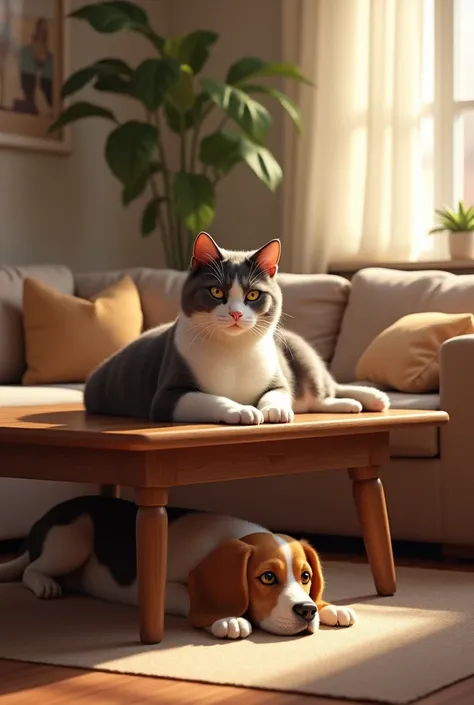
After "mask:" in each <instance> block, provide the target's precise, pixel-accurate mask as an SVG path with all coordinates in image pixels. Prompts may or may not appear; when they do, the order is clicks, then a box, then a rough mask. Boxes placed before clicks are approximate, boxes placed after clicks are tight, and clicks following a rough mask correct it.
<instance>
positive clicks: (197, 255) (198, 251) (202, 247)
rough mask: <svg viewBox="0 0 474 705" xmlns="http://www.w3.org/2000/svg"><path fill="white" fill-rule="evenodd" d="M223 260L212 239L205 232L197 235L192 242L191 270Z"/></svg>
mask: <svg viewBox="0 0 474 705" xmlns="http://www.w3.org/2000/svg"><path fill="white" fill-rule="evenodd" d="M223 258H224V256H223V254H222V252H221V251H220V249H219V248H218V247H217V245H216V243H215V242H214V240H213V239H212V237H211V236H210V235H208V234H207V233H205V232H202V233H199V235H198V236H197V237H196V239H195V240H194V249H193V257H192V260H191V269H193V270H195V269H197V268H198V267H200V266H202V265H206V264H209V263H210V262H216V261H217V262H220V260H222V259H223Z"/></svg>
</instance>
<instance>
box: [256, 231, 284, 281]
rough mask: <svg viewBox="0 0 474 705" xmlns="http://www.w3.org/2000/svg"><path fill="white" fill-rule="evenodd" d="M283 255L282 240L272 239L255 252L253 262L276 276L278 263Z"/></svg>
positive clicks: (270, 275) (272, 275)
mask: <svg viewBox="0 0 474 705" xmlns="http://www.w3.org/2000/svg"><path fill="white" fill-rule="evenodd" d="M280 255H281V243H280V240H270V242H267V244H266V245H264V246H263V247H261V248H260V249H259V250H257V251H256V252H254V253H253V255H252V256H251V257H250V260H251V261H252V262H256V263H257V264H258V267H259V269H260V270H261V271H262V272H264V274H267V275H268V276H269V277H274V276H275V274H276V273H277V272H278V263H279V261H280Z"/></svg>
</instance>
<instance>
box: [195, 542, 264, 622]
mask: <svg viewBox="0 0 474 705" xmlns="http://www.w3.org/2000/svg"><path fill="white" fill-rule="evenodd" d="M252 551H253V548H252V546H250V545H249V544H247V543H245V542H244V541H240V540H238V539H232V540H230V541H226V542H225V543H223V544H222V545H221V546H218V548H216V549H215V550H214V551H212V553H210V554H209V555H208V556H206V558H204V559H203V560H202V561H201V563H199V565H197V566H196V568H194V569H193V570H192V571H191V572H190V573H189V578H188V590H189V599H190V610H189V620H190V622H191V624H192V625H193V626H194V627H209V626H210V625H211V624H213V623H214V622H215V621H216V620H217V619H223V618H224V617H241V616H242V615H243V614H245V612H246V611H247V609H248V605H249V588H248V581H247V565H248V562H249V558H250V555H251V553H252Z"/></svg>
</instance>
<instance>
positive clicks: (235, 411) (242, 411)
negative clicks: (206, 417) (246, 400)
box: [219, 404, 263, 426]
mask: <svg viewBox="0 0 474 705" xmlns="http://www.w3.org/2000/svg"><path fill="white" fill-rule="evenodd" d="M219 421H220V422H221V423H227V424H235V425H242V426H253V425H256V424H261V423H263V414H262V412H261V411H260V410H259V409H257V408H256V407H255V406H244V405H243V404H232V405H230V404H229V406H225V407H223V408H222V410H221V413H220V414H219Z"/></svg>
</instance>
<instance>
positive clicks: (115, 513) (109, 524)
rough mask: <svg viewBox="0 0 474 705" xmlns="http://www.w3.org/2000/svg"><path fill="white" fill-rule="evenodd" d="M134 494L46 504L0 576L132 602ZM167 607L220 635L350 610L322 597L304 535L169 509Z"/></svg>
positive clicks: (340, 619) (351, 618) (42, 592)
mask: <svg viewBox="0 0 474 705" xmlns="http://www.w3.org/2000/svg"><path fill="white" fill-rule="evenodd" d="M136 516H137V507H136V505H135V504H134V503H133V502H129V501H127V500H123V499H114V498H111V497H102V496H97V495H92V496H83V497H76V498H74V499H70V500H68V501H66V502H62V503H61V504H58V505H56V506H55V507H53V508H52V509H50V510H49V511H48V512H47V513H46V514H45V515H44V516H43V517H41V519H39V520H38V521H37V522H36V523H35V524H34V525H33V527H32V528H31V530H30V532H29V534H28V536H27V538H26V540H25V543H24V545H23V547H22V549H21V551H20V555H19V556H18V557H17V558H16V559H14V560H12V561H10V562H9V563H4V564H1V565H0V582H7V581H13V580H19V579H20V578H21V579H22V580H23V584H24V585H25V586H26V587H28V588H29V589H30V590H32V591H33V592H34V594H35V595H36V596H37V597H39V598H43V599H50V598H56V597H60V595H61V594H62V592H63V591H80V592H82V593H85V594H88V595H91V596H93V597H96V598H100V599H104V600H109V601H113V602H121V603H126V604H133V605H136V604H137V602H138V595H137V580H136V578H137V569H136V548H135V534H136V530H135V525H136ZM168 521H169V530H168V569H167V584H166V606H165V611H166V613H167V614H173V615H178V616H182V617H187V618H188V619H189V621H190V622H191V624H192V625H193V626H194V627H198V628H204V629H206V630H208V631H209V632H211V633H212V634H213V635H214V636H215V637H218V638H221V639H226V638H227V639H237V638H245V637H248V636H249V635H250V634H251V633H252V627H260V628H261V629H264V630H265V631H267V632H271V633H273V634H279V635H282V636H289V635H294V634H298V633H301V632H309V633H311V632H314V631H316V630H317V629H318V627H319V624H325V625H329V626H333V627H336V626H340V627H348V626H350V625H351V624H353V623H354V622H355V613H354V611H353V610H352V609H350V608H348V607H337V606H335V605H331V604H328V603H327V602H325V601H324V600H323V599H322V595H323V590H324V579H323V574H322V570H321V564H320V561H319V558H318V554H317V553H316V551H315V550H314V548H312V547H311V546H310V545H309V543H308V542H307V541H304V540H302V541H297V540H295V539H293V538H291V537H290V536H285V535H282V534H274V533H272V532H271V531H269V530H268V529H265V528H263V527H261V526H258V525H257V524H253V523H251V522H249V521H245V520H243V519H236V518H233V517H229V516H220V515H217V514H212V513H206V512H199V511H194V510H189V509H178V508H173V507H170V508H168Z"/></svg>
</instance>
